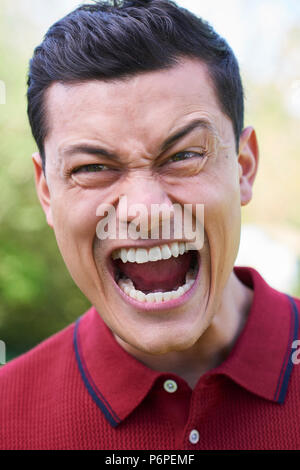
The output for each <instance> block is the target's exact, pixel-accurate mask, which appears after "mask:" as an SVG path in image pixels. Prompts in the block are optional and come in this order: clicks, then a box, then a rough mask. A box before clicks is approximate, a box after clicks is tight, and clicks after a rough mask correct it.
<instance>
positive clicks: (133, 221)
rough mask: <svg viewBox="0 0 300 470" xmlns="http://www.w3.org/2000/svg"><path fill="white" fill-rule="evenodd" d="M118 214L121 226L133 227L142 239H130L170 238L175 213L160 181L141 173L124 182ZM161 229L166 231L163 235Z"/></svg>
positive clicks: (146, 173)
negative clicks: (150, 236)
mask: <svg viewBox="0 0 300 470" xmlns="http://www.w3.org/2000/svg"><path fill="white" fill-rule="evenodd" d="M116 214H117V219H118V223H119V224H121V225H122V226H123V227H126V228H128V225H130V226H131V228H132V229H133V230H132V232H133V233H134V232H135V233H139V235H140V236H139V237H137V236H136V237H134V236H133V237H131V238H149V235H150V233H151V234H152V238H160V236H162V235H164V236H169V232H170V230H171V224H172V221H173V218H174V209H173V203H172V201H171V199H170V197H169V195H168V194H167V192H166V191H165V189H164V187H163V185H162V184H161V182H160V181H159V179H158V177H156V176H155V175H152V174H151V173H150V172H149V173H148V172H146V171H139V172H136V174H135V175H132V176H131V177H130V178H128V180H127V181H126V182H124V184H123V186H122V188H121V194H120V198H119V202H118V206H117V211H116ZM168 224H169V225H168ZM168 226H169V227H170V230H169V229H168ZM162 227H165V233H164V234H162V233H161V228H162Z"/></svg>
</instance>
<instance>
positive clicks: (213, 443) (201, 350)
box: [0, 0, 300, 450]
mask: <svg viewBox="0 0 300 470" xmlns="http://www.w3.org/2000/svg"><path fill="white" fill-rule="evenodd" d="M28 115H29V120H30V124H31V127H32V132H33V135H34V137H35V139H36V142H37V145H38V149H39V152H38V153H35V154H34V155H33V163H34V168H35V178H36V187H37V193H38V196H39V199H40V202H41V205H42V207H43V209H44V212H45V215H46V218H47V222H48V224H49V225H50V227H52V228H53V230H54V233H55V236H56V239H57V243H58V246H59V249H60V251H61V254H62V256H63V258H64V260H65V263H66V265H67V267H68V269H69V271H70V273H71V275H72V277H73V279H74V281H75V282H76V284H77V285H78V287H79V288H80V289H81V290H82V292H83V293H84V294H85V295H86V297H87V298H88V299H89V300H90V301H91V303H92V305H93V307H92V308H91V309H90V310H89V311H88V312H86V313H85V314H83V315H82V316H81V317H79V318H78V320H77V321H76V322H74V323H73V324H71V325H69V326H68V327H66V328H65V329H64V330H63V331H61V332H59V333H57V334H55V335H53V336H52V337H51V338H48V339H47V340H45V341H44V342H42V343H41V344H39V345H38V346H36V347H35V348H34V349H32V350H31V351H29V352H27V353H26V354H23V355H22V356H20V357H18V358H17V359H15V360H13V361H11V362H10V363H9V364H7V365H6V366H5V367H4V368H2V369H1V374H0V385H1V386H0V398H1V403H2V407H1V411H0V417H1V430H0V436H1V439H0V442H1V444H0V446H1V448H9V449H11V448H14V449H148V450H150V449H156V450H159V449H167V450H170V449H181V450H185V449H186V450H198V449H288V448H292V449H295V448H299V446H300V437H299V436H300V434H299V430H300V429H299V428H300V426H299V424H298V420H297V412H298V411H299V406H300V399H299V398H298V397H299V393H298V385H299V368H297V366H296V365H294V363H295V362H296V361H295V357H296V356H295V352H296V350H295V347H297V343H295V341H296V340H297V338H298V308H299V307H300V301H299V300H298V299H294V298H292V297H289V296H287V295H285V294H283V293H280V292H278V291H276V290H274V289H272V288H271V287H269V286H268V285H267V284H266V283H265V281H264V280H263V279H262V277H261V276H260V275H259V273H258V272H256V271H255V270H254V269H250V268H234V262H235V259H236V256H237V252H238V247H239V239H240V226H241V206H243V205H246V204H248V203H249V201H250V200H251V197H252V186H253V182H254V179H255V175H256V171H257V166H258V153H259V152H258V145H257V141H256V135H255V131H254V129H253V128H252V127H247V128H245V129H244V128H243V89H242V84H241V80H240V75H239V68H238V64H237V62H236V59H235V57H234V55H233V53H232V51H231V49H230V48H229V46H228V45H227V44H226V42H225V41H224V40H223V39H222V38H220V37H219V36H218V35H217V33H215V32H214V31H213V30H212V28H211V27H210V26H209V25H208V24H207V23H206V22H204V21H202V20H201V19H198V18H196V17H195V16H194V15H192V14H191V13H189V12H188V11H186V10H184V9H182V8H179V7H178V6H176V5H175V4H174V3H172V2H170V1H167V0H149V1H146V0H144V1H142V0H140V1H138V0H133V1H124V2H118V5H114V6H113V5H111V4H108V3H103V2H98V3H95V4H92V5H85V6H82V7H79V8H78V9H77V10H75V11H74V12H72V13H70V14H69V15H68V16H66V17H65V18H63V19H62V20H60V21H58V22H57V23H56V24H55V25H53V26H52V27H51V28H50V30H49V31H48V33H47V35H46V36H45V38H44V41H43V42H42V44H41V45H40V46H39V47H38V48H36V50H35V52H34V56H33V58H32V60H31V64H30V70H29V80H28ZM124 198H126V205H124V204H123V200H124ZM136 203H138V204H139V205H140V206H139V207H141V206H142V207H143V208H145V209H146V210H145V211H144V212H143V211H141V212H142V215H141V216H140V219H139V224H140V227H142V226H143V227H148V228H147V230H146V231H147V235H148V237H145V236H144V235H145V233H142V230H141V232H140V237H139V238H137V239H133V238H130V237H129V236H128V235H127V236H126V237H120V236H117V237H115V238H113V237H105V236H103V237H101V233H99V231H98V228H99V222H101V220H102V221H103V220H105V219H104V216H105V214H104V211H103V210H102V209H103V207H104V208H108V207H112V208H113V209H114V210H115V212H114V216H115V222H116V224H117V225H118V226H119V227H121V226H125V227H128V226H129V225H130V224H137V222H136V213H134V211H131V210H130V208H131V207H133V205H134V204H136ZM154 205H159V206H161V207H164V208H167V209H169V216H170V218H171V222H172V230H171V237H170V238H169V239H168V238H166V237H163V236H162V234H161V230H160V229H161V227H162V225H163V221H164V217H165V216H164V214H163V213H162V214H160V216H159V218H158V219H156V221H155V220H153V219H152V216H151V209H152V207H153V206H154ZM175 205H177V207H182V208H185V207H189V208H191V207H192V209H191V211H192V216H193V222H194V223H195V224H197V221H199V220H198V219H199V218H198V215H197V214H198V213H197V206H199V205H201V206H202V207H203V208H204V219H202V222H203V221H204V226H203V245H202V244H201V246H200V247H196V248H195V245H191V244H189V239H188V238H187V237H185V235H184V234H183V235H182V237H180V238H178V237H176V236H174V233H175V222H174V220H175V219H174V217H175V216H174V210H173V209H174V207H175ZM100 206H101V207H102V209H101V210H100V209H99V207H100ZM166 212H167V211H166ZM182 220H183V222H182V223H184V219H182ZM155 224H156V225H157V226H158V228H159V233H160V235H159V238H156V239H153V238H151V237H150V236H149V233H150V227H151V228H152V227H153V225H155ZM199 227H201V224H200V225H199ZM137 232H138V230H137ZM183 233H185V232H183ZM142 235H143V236H142ZM279 268H280V267H279ZM296 359H297V358H296Z"/></svg>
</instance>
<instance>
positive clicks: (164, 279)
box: [116, 252, 192, 293]
mask: <svg viewBox="0 0 300 470" xmlns="http://www.w3.org/2000/svg"><path fill="white" fill-rule="evenodd" d="M191 256H192V255H191V253H190V252H187V253H185V254H184V255H180V256H178V258H174V257H171V258H169V259H166V260H161V261H149V262H148V263H142V264H138V263H123V262H122V261H121V260H120V259H119V260H117V261H116V263H117V266H118V268H119V270H120V271H121V272H122V273H124V274H125V275H126V276H127V277H129V278H130V279H131V280H132V282H133V284H134V286H135V288H136V289H137V290H141V291H142V292H145V293H148V292H168V291H172V290H176V289H178V287H180V286H182V285H183V284H184V283H185V275H186V273H187V271H188V270H189V267H190V265H191V260H192V257H191Z"/></svg>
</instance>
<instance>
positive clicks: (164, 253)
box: [112, 242, 188, 263]
mask: <svg viewBox="0 0 300 470" xmlns="http://www.w3.org/2000/svg"><path fill="white" fill-rule="evenodd" d="M186 251H188V248H187V243H184V242H174V243H171V244H170V245H161V246H153V247H152V248H150V249H149V250H147V249H146V248H129V249H127V248H120V249H119V250H115V251H113V252H112V259H118V258H121V260H122V261H123V263H127V262H129V263H147V262H148V261H159V260H161V259H169V258H171V256H174V257H175V258H177V257H178V255H183V254H184V253H185V252H186Z"/></svg>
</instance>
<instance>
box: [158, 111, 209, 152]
mask: <svg viewBox="0 0 300 470" xmlns="http://www.w3.org/2000/svg"><path fill="white" fill-rule="evenodd" d="M197 128H200V129H206V130H207V131H208V132H209V133H210V134H212V135H213V136H217V130H216V129H215V127H214V126H213V125H212V124H211V123H210V122H209V121H207V120H206V119H195V120H194V121H192V122H190V123H189V124H187V125H186V126H185V127H183V128H181V129H179V130H178V131H177V132H175V134H173V135H171V136H170V137H168V138H167V140H165V142H164V143H163V144H162V146H161V149H160V150H161V152H164V151H166V150H167V149H168V148H169V147H171V146H172V145H174V144H175V143H176V142H178V140H180V139H183V137H186V136H187V135H188V134H190V133H191V132H192V131H194V130H195V129H197Z"/></svg>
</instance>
